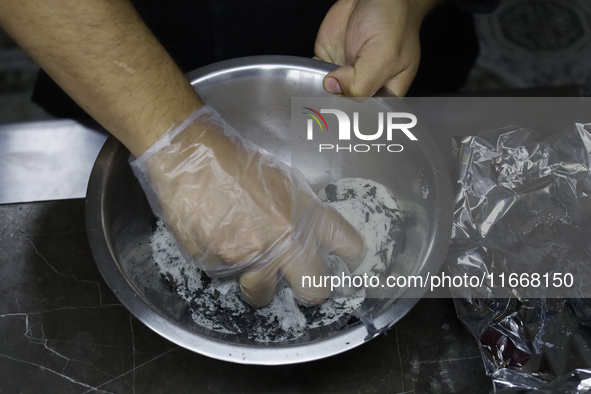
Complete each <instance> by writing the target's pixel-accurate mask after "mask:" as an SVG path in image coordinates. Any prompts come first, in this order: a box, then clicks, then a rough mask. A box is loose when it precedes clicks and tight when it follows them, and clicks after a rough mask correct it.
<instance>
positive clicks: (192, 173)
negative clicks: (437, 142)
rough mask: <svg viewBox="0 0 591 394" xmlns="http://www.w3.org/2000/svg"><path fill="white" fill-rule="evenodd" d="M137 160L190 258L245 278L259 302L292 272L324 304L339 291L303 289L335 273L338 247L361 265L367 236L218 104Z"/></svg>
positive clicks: (215, 273)
mask: <svg viewBox="0 0 591 394" xmlns="http://www.w3.org/2000/svg"><path fill="white" fill-rule="evenodd" d="M131 166H132V168H133V171H134V173H135V174H136V176H137V178H138V179H139V180H140V183H141V185H142V187H143V188H144V191H145V192H146V195H147V196H148V200H149V202H150V204H151V206H152V209H153V210H154V213H155V214H156V215H158V216H160V218H162V219H164V221H165V223H166V225H167V227H168V229H170V230H171V231H172V232H173V234H174V236H175V238H176V239H177V241H178V242H179V244H180V246H181V248H182V249H183V251H184V253H185V255H186V257H188V258H190V259H192V260H193V261H194V262H195V263H196V264H198V266H199V267H200V268H202V269H203V270H204V271H205V272H206V273H207V274H208V275H209V276H211V277H225V276H240V286H241V291H242V294H241V295H242V298H243V299H244V300H245V301H246V302H248V303H249V304H251V305H252V306H255V307H261V306H264V305H266V304H268V303H269V302H270V301H271V300H272V299H273V297H274V295H275V290H276V288H277V285H278V283H279V281H280V280H281V278H282V277H285V278H286V279H287V280H288V281H290V282H291V284H292V288H293V291H294V294H295V296H296V297H297V298H298V299H299V300H300V301H301V302H302V303H304V304H318V303H320V302H322V301H324V300H325V299H326V298H327V297H328V296H329V294H330V289H328V288H327V287H303V283H302V277H303V276H311V277H314V276H316V277H319V276H324V275H328V272H327V268H326V264H325V259H326V257H327V256H328V253H334V254H336V255H338V256H339V257H341V258H342V259H343V261H345V262H346V263H347V264H348V265H349V268H350V269H351V270H353V269H354V268H355V265H356V264H358V262H359V260H360V257H361V255H362V253H363V251H364V247H363V240H362V238H361V236H360V235H359V233H358V232H357V231H356V230H355V229H354V228H353V227H352V226H351V225H350V224H349V223H348V222H347V221H346V220H345V219H344V218H343V217H342V216H340V215H339V214H338V213H337V212H336V211H335V210H334V209H332V208H330V207H329V206H327V205H326V204H323V203H322V202H321V201H320V200H318V199H317V198H316V196H315V195H314V194H313V193H312V191H311V190H310V188H309V186H308V185H307V184H306V183H305V181H303V180H302V179H303V177H302V176H298V175H297V170H294V171H292V169H291V168H290V167H289V166H287V165H285V164H284V163H282V162H280V161H279V160H277V159H276V158H275V157H274V156H273V155H271V154H270V153H268V152H266V151H264V150H263V149H261V148H259V147H258V146H256V145H254V144H253V143H251V142H250V141H248V140H245V139H243V138H241V137H240V136H239V135H238V133H237V132H236V131H235V130H234V129H233V128H232V127H231V126H229V125H228V124H227V123H226V122H224V121H223V120H222V119H221V117H220V116H219V114H218V113H217V112H216V111H215V110H213V109H212V108H211V107H208V106H203V107H201V108H200V109H199V110H197V111H196V112H194V113H193V114H192V115H191V116H190V117H189V118H187V120H185V121H184V122H183V123H181V124H180V125H178V126H174V127H173V128H171V129H170V130H169V131H168V132H166V133H165V134H164V135H163V136H162V137H161V138H160V139H159V140H158V141H157V142H156V143H155V144H154V145H153V146H152V147H151V148H149V149H148V150H147V151H146V152H145V153H143V154H142V155H141V156H140V157H139V158H137V159H136V160H135V161H133V162H132V163H131ZM318 279H319V278H317V279H316V283H318Z"/></svg>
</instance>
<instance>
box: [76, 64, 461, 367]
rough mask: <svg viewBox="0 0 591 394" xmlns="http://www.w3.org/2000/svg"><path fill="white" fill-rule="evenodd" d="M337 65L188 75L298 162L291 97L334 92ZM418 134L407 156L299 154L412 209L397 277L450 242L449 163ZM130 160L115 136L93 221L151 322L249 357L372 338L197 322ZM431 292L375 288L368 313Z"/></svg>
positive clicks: (234, 357)
mask: <svg viewBox="0 0 591 394" xmlns="http://www.w3.org/2000/svg"><path fill="white" fill-rule="evenodd" d="M333 67H334V65H329V64H327V63H323V62H319V61H314V60H309V59H300V58H291V57H254V58H245V59H236V60H231V61H226V62H221V63H216V64H213V65H210V66H207V67H204V68H202V69H199V70H196V71H194V72H192V73H190V74H189V75H188V77H189V79H190V80H191V81H192V84H193V86H194V87H195V89H196V90H197V91H198V93H199V95H200V96H201V97H202V98H203V99H204V101H205V102H206V103H207V104H209V105H211V106H212V107H214V108H216V109H217V110H218V111H219V112H220V114H221V115H222V117H223V118H224V119H225V120H226V121H228V123H230V124H231V125H232V126H233V127H234V128H235V129H236V130H237V131H238V132H239V133H241V134H242V135H243V136H244V137H246V138H248V139H250V140H251V141H253V142H254V143H256V144H258V145H259V146H261V147H263V148H265V149H267V150H268V151H270V152H271V153H273V154H275V155H277V156H278V157H279V158H280V159H281V160H283V161H285V162H288V163H290V162H292V161H293V159H295V158H294V157H292V152H291V149H290V141H291V136H290V128H291V124H290V122H291V116H290V114H291V98H292V97H329V95H328V94H327V93H326V92H325V91H324V90H323V89H322V79H323V77H324V75H325V74H326V73H327V72H328V71H330V70H331V69H332V68H333ZM401 105H403V104H401ZM406 112H411V110H407V111H406ZM413 132H415V129H413ZM416 132H417V133H418V138H419V141H420V143H419V144H412V145H411V144H409V145H408V148H407V146H405V152H404V154H402V153H401V154H395V155H389V156H384V155H381V156H380V157H379V160H363V161H347V160H341V161H339V163H337V164H335V163H334V160H333V161H332V162H331V163H328V164H327V163H320V164H319V163H318V162H317V161H315V160H320V159H318V158H317V156H310V157H309V158H308V157H299V158H298V160H297V161H298V163H297V164H298V165H297V166H298V168H299V169H300V170H301V171H302V172H303V173H304V174H305V175H307V176H308V177H309V179H312V180H315V186H316V188H318V187H321V186H322V183H326V182H327V181H330V180H334V179H336V178H339V177H361V178H369V179H372V180H374V181H376V182H379V183H381V184H383V185H384V186H386V187H387V188H388V189H389V190H390V192H391V194H392V195H393V196H395V198H396V200H397V202H398V204H399V206H400V208H401V211H402V213H403V219H404V222H405V231H406V241H405V246H404V249H403V251H402V252H401V254H400V256H399V258H398V262H397V264H396V266H395V267H393V268H392V271H390V272H388V274H395V275H400V274H404V275H410V274H413V275H416V274H421V273H423V274H425V273H426V272H427V271H431V272H433V271H434V272H437V271H438V269H439V268H440V266H441V263H442V261H443V258H444V256H445V252H446V250H447V245H448V241H449V232H450V230H451V203H452V201H451V186H450V182H449V178H448V175H447V169H446V168H445V164H444V160H443V158H442V156H441V153H439V151H438V149H437V147H436V146H434V143H433V142H432V139H431V137H430V136H429V134H428V132H426V131H425V130H420V128H417V129H416ZM315 157H316V159H315ZM356 157H361V156H356ZM128 158H129V152H128V151H127V150H126V149H125V148H124V147H123V146H122V145H121V144H120V143H119V142H118V141H116V140H115V139H114V138H110V139H109V140H108V141H107V143H106V144H105V146H104V148H103V150H102V151H101V153H100V155H99V158H98V160H97V163H96V165H95V168H94V170H93V174H92V177H91V181H90V183H89V189H88V196H87V200H88V204H87V226H88V230H89V237H90V242H91V247H92V249H93V253H94V255H95V259H96V261H97V264H98V266H99V269H100V270H101V273H102V274H103V276H104V277H105V279H106V281H107V283H108V284H109V286H110V287H111V289H112V290H113V291H114V292H115V294H116V295H117V296H118V297H119V298H120V299H121V301H122V302H123V304H124V305H126V306H127V307H128V308H129V309H130V310H131V311H132V313H134V314H135V315H136V316H137V317H138V318H139V319H140V320H142V321H143V322H144V323H145V324H147V325H148V326H149V327H151V328H152V329H154V330H155V331H157V332H159V333H160V334H161V335H163V336H165V337H167V338H168V339H170V340H172V341H173V342H176V343H177V344H179V345H181V346H183V347H186V348H189V349H191V350H194V351H197V352H200V353H202V354H206V355H209V356H212V357H216V358H219V359H224V360H229V361H236V362H242V363H256V364H285V363H293V362H301V361H306V360H313V359H318V358H322V357H326V356H329V355H332V354H336V353H340V352H342V351H345V350H347V349H349V348H352V347H355V346H357V345H359V344H361V343H363V342H364V341H365V340H366V336H367V330H366V329H365V327H364V326H363V324H361V323H360V322H359V321H358V320H356V319H352V320H351V321H349V322H348V323H347V324H346V325H345V326H344V328H342V327H341V326H342V325H343V324H344V322H341V323H340V324H339V325H338V326H339V329H338V330H335V329H332V328H331V327H328V328H317V329H313V330H310V331H308V332H307V334H306V335H304V336H302V337H299V338H297V339H295V340H293V341H290V342H286V343H279V344H264V345H262V344H260V343H257V342H253V341H249V340H247V339H244V338H241V337H239V336H236V335H231V334H222V333H218V332H215V331H211V330H208V329H206V328H203V327H201V326H199V325H197V324H196V323H195V322H194V321H193V320H192V318H191V311H190V309H189V305H188V304H187V303H186V302H185V301H184V300H182V299H181V298H180V297H179V296H178V295H177V294H176V292H174V291H173V290H171V289H170V288H169V286H168V285H167V284H166V282H165V281H164V280H163V279H162V278H161V277H160V274H159V272H158V269H157V268H156V267H155V263H154V260H153V258H152V255H151V249H150V246H149V240H150V236H151V234H152V233H153V231H154V225H155V221H154V215H153V213H152V211H151V209H150V207H149V205H148V203H147V201H146V198H145V196H144V194H143V191H142V190H141V188H140V186H139V183H138V182H137V180H136V179H135V177H134V176H133V174H132V172H131V169H130V167H129V164H128ZM294 164H295V163H294ZM327 165H330V166H332V167H331V169H330V171H328V174H329V175H323V177H320V178H319V177H318V176H316V175H315V174H314V171H316V169H317V168H324V167H326V166H327ZM322 166H324V167H322ZM332 178H334V179H332ZM318 179H320V180H318ZM425 190H428V195H427V196H425ZM421 294H422V293H421V292H414V293H409V292H406V293H404V292H402V293H401V290H400V289H398V288H396V289H390V290H379V291H375V292H374V293H373V294H371V297H370V298H368V299H366V301H365V302H364V304H363V306H362V307H361V310H360V314H370V313H371V314H372V315H373V316H374V324H375V326H376V327H383V326H385V325H391V324H393V323H395V322H396V321H398V320H399V319H400V318H401V317H402V316H404V314H406V312H408V310H410V308H412V306H413V305H414V303H415V302H416V298H417V297H420V296H421Z"/></svg>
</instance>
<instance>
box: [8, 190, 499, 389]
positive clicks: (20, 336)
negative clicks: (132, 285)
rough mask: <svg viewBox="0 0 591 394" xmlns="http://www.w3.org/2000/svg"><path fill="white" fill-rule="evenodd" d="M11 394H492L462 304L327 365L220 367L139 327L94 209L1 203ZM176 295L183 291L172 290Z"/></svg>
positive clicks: (427, 303)
mask: <svg viewBox="0 0 591 394" xmlns="http://www.w3.org/2000/svg"><path fill="white" fill-rule="evenodd" d="M0 261H2V264H0V393H1V394H4V393H22V394H28V393H34V394H37V393H91V392H92V393H154V394H156V393H178V394H182V393H323V394H324V393H339V394H347V393H359V394H363V393H393V394H411V393H413V394H414V393H471V394H479V393H489V392H490V389H491V387H492V385H491V381H490V379H489V378H488V377H487V376H486V375H485V372H484V367H483V363H482V361H481V358H480V354H479V350H478V346H477V345H476V342H475V341H474V340H473V338H472V337H471V335H470V334H469V333H468V331H467V330H466V329H464V327H463V326H462V324H461V323H460V321H459V320H458V319H457V318H456V314H455V309H454V306H453V302H452V300H451V299H424V300H421V301H419V303H418V304H417V306H416V307H415V308H414V309H413V310H412V311H411V312H410V313H409V314H408V315H407V316H406V317H404V318H403V319H402V320H401V321H400V322H399V323H397V324H396V325H395V326H394V328H392V329H391V330H390V331H388V332H387V336H386V335H381V336H379V337H377V338H375V339H373V340H371V341H369V342H367V343H366V344H364V345H362V346H360V347H358V348H356V349H353V350H351V351H348V352H346V353H343V354H340V355H337V356H334V357H330V358H328V359H324V360H319V361H314V362H309V363H303V364H297V365H290V366H281V367H264V366H246V365H239V364H232V363H227V362H222V361H217V360H214V359H211V358H207V357H204V356H201V355H199V354H195V353H192V352H190V351H187V350H185V349H182V348H179V347H178V346H176V345H175V344H173V343H171V342H169V341H167V340H165V339H163V338H162V337H160V336H159V335H157V334H156V333H154V332H152V331H151V330H150V329H148V328H147V327H146V326H144V325H143V324H142V323H141V322H139V321H138V320H137V319H136V318H135V317H133V316H132V315H131V314H130V313H129V312H128V311H127V309H126V308H125V307H123V305H121V304H120V303H119V301H118V300H117V298H116V297H115V296H114V295H113V293H112V292H111V291H110V290H109V288H108V287H107V285H106V283H105V282H104V280H103V279H102V277H101V275H100V273H99V272H98V269H97V267H96V265H95V263H94V260H93V257H92V255H91V252H90V248H89V245H88V241H87V234H86V230H85V225H84V200H82V199H76V200H61V201H50V202H39V203H28V204H5V205H0ZM171 291H172V290H171Z"/></svg>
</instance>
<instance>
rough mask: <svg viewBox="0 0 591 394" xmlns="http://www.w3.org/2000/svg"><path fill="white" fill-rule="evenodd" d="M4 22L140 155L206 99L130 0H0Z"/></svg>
mask: <svg viewBox="0 0 591 394" xmlns="http://www.w3.org/2000/svg"><path fill="white" fill-rule="evenodd" d="M0 24H2V26H3V27H4V29H5V30H6V31H7V32H8V33H9V34H10V35H11V36H12V37H13V38H14V39H15V40H16V41H17V42H18V43H19V44H20V45H21V47H22V48H23V49H24V50H25V51H26V52H27V53H29V55H30V56H31V57H33V58H34V59H35V61H37V63H38V64H39V65H40V66H41V67H43V69H44V70H45V71H47V73H48V74H49V75H50V76H51V77H52V78H53V79H54V80H55V81H56V82H57V83H58V84H59V85H60V86H61V87H62V89H64V91H65V92H66V93H68V94H69V95H70V96H71V97H72V98H73V99H74V100H75V101H76V102H77V103H78V104H79V105H80V106H81V107H82V108H84V109H85V110H86V111H87V112H88V113H89V114H90V115H91V116H92V117H93V118H94V119H95V120H97V121H98V122H99V123H100V124H101V125H102V126H103V127H105V128H106V129H107V130H108V131H109V132H111V133H112V134H113V135H114V136H115V137H117V138H118V139H119V140H120V141H121V142H123V144H125V145H126V146H127V147H128V148H129V149H130V151H131V152H132V153H133V154H134V155H135V156H139V155H140V154H141V153H143V152H144V151H145V150H146V149H147V148H149V147H150V146H151V145H152V144H153V143H154V142H155V141H156V140H157V139H158V138H159V137H160V135H161V134H162V133H164V132H165V131H166V130H167V129H168V128H169V127H170V126H171V125H172V124H173V123H174V122H175V121H178V120H180V119H183V118H185V117H186V116H188V115H189V114H190V113H191V112H193V111H194V110H196V109H197V108H199V107H200V106H201V105H202V103H201V101H200V100H199V97H198V96H197V94H196V92H195V91H194V90H193V88H192V87H191V85H190V84H189V82H188V81H187V79H186V78H185V76H184V75H183V73H182V72H181V71H180V69H179V68H178V67H177V65H176V64H175V63H174V61H173V60H172V58H171V57H170V56H169V55H168V53H167V52H166V50H165V49H164V48H163V47H162V46H161V45H160V43H159V42H158V41H157V39H156V38H155V37H154V36H153V35H152V34H151V32H150V31H149V29H148V28H147V26H146V25H145V24H144V23H143V22H142V20H141V19H140V17H139V16H138V14H137V13H136V11H135V10H134V9H133V7H132V6H131V4H130V3H129V1H128V0H82V1H81V0H0Z"/></svg>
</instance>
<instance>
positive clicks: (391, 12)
mask: <svg viewBox="0 0 591 394" xmlns="http://www.w3.org/2000/svg"><path fill="white" fill-rule="evenodd" d="M438 1H440V0H339V1H337V2H336V3H335V4H334V5H333V6H332V8H331V9H330V11H329V12H328V13H327V14H326V17H325V18H324V21H323V22H322V25H321V26H320V30H319V31H318V36H317V37H316V45H315V48H314V53H315V55H316V56H315V57H316V58H318V59H320V60H324V61H326V62H331V63H335V64H338V65H340V66H342V67H339V68H338V69H336V70H334V71H332V72H330V73H329V74H328V75H327V76H326V77H325V78H324V82H323V84H324V89H326V90H327V91H328V92H330V93H334V94H338V95H341V96H347V97H351V96H354V97H371V96H373V95H374V94H375V93H376V92H377V91H378V90H379V89H380V88H381V87H382V86H385V87H386V88H388V89H389V90H390V91H391V92H392V93H394V94H395V95H396V96H404V95H405V94H406V92H407V91H408V88H409V87H410V85H411V83H412V81H413V79H414V77H415V75H416V73H417V69H418V67H419V59H420V55H421V50H420V43H419V30H420V27H421V22H422V20H423V18H424V16H425V15H426V14H427V12H428V11H429V10H430V9H431V8H432V7H433V6H434V5H435V4H436V3H437V2H438Z"/></svg>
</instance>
